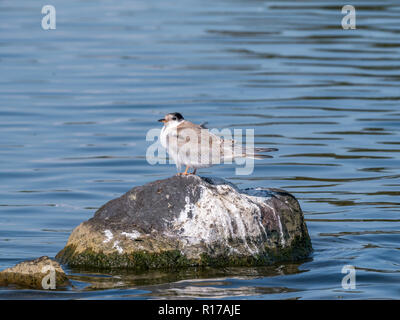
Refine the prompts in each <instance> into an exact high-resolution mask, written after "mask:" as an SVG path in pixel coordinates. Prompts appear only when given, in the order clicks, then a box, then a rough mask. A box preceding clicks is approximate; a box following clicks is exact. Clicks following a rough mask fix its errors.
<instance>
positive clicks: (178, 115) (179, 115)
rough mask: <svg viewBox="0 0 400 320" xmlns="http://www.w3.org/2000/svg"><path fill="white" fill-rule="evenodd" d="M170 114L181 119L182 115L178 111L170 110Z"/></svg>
mask: <svg viewBox="0 0 400 320" xmlns="http://www.w3.org/2000/svg"><path fill="white" fill-rule="evenodd" d="M170 115H171V116H174V117H176V119H177V120H182V119H183V116H182V115H181V114H180V113H179V112H172V113H170Z"/></svg>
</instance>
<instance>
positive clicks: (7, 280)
mask: <svg viewBox="0 0 400 320" xmlns="http://www.w3.org/2000/svg"><path fill="white" fill-rule="evenodd" d="M52 272H53V274H54V280H53V281H52V279H50V278H51V276H52V275H51V273H52ZM8 285H16V286H19V287H24V288H33V289H42V290H43V289H57V288H62V287H65V286H67V285H69V281H68V279H67V276H66V275H65V273H64V270H63V269H62V268H61V266H60V264H59V263H58V262H57V261H54V260H52V259H50V258H49V257H46V256H44V257H40V258H37V259H35V260H29V261H24V262H21V263H19V264H17V265H16V266H14V267H12V268H8V269H5V270H3V271H1V272H0V286H8Z"/></svg>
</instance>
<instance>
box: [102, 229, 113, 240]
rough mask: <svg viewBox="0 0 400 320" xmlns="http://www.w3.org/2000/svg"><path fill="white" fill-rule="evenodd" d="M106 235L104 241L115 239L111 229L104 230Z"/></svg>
mask: <svg viewBox="0 0 400 320" xmlns="http://www.w3.org/2000/svg"><path fill="white" fill-rule="evenodd" d="M104 235H105V236H106V239H105V240H104V241H103V243H107V242H110V241H111V240H112V239H113V234H112V232H111V231H110V230H104Z"/></svg>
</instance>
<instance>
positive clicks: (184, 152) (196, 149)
mask: <svg viewBox="0 0 400 320" xmlns="http://www.w3.org/2000/svg"><path fill="white" fill-rule="evenodd" d="M158 121H159V122H162V123H163V124H164V125H163V127H162V129H161V133H160V137H159V139H160V143H161V145H162V146H163V147H164V148H165V149H166V150H167V152H168V154H169V156H170V157H171V158H172V159H174V161H175V164H176V167H177V169H178V171H179V170H180V169H181V167H182V165H185V166H186V169H185V171H184V172H178V174H177V175H183V176H187V175H195V174H196V171H197V169H199V168H208V167H211V166H213V165H215V164H219V163H221V161H222V162H229V161H230V162H231V161H232V160H234V159H236V158H243V157H244V158H251V159H265V158H272V157H271V156H269V155H263V154H260V152H271V151H278V149H276V148H244V149H243V148H242V146H241V145H239V144H238V143H237V141H235V140H232V139H223V138H222V137H220V136H217V135H215V134H213V133H211V132H210V131H209V130H208V129H207V128H206V127H205V126H204V125H203V124H200V125H198V124H194V123H192V122H190V121H188V120H185V119H184V117H183V116H182V114H181V113H179V112H172V113H168V114H166V115H165V116H164V118H162V119H159V120H158ZM189 168H192V169H193V172H190V173H189V172H188V170H189Z"/></svg>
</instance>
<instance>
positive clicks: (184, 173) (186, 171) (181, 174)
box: [178, 166, 189, 176]
mask: <svg viewBox="0 0 400 320" xmlns="http://www.w3.org/2000/svg"><path fill="white" fill-rule="evenodd" d="M188 170H189V166H186V169H185V172H179V173H178V176H187V175H189V173H188Z"/></svg>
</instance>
